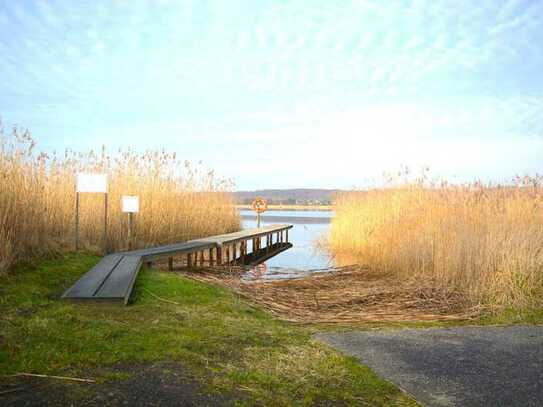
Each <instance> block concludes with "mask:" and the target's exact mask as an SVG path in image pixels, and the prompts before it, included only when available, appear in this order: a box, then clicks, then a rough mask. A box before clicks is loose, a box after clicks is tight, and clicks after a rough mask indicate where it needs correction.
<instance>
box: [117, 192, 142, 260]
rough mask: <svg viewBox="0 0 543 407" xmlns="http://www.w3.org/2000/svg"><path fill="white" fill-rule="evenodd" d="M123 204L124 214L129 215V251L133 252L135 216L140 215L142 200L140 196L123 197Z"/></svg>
mask: <svg viewBox="0 0 543 407" xmlns="http://www.w3.org/2000/svg"><path fill="white" fill-rule="evenodd" d="M121 203H122V212H125V213H128V250H132V239H133V236H134V230H133V228H134V214H135V213H138V212H139V210H140V199H139V197H138V196H129V195H123V196H122V199H121Z"/></svg>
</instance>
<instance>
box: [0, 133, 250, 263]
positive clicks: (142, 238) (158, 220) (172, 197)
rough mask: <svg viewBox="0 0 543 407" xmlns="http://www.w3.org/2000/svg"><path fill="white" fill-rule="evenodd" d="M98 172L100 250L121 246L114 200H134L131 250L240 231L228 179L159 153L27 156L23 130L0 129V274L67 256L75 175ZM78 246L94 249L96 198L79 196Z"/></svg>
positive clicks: (123, 225) (29, 148)
mask: <svg viewBox="0 0 543 407" xmlns="http://www.w3.org/2000/svg"><path fill="white" fill-rule="evenodd" d="M79 171H89V172H106V173H107V174H108V185H109V222H108V232H109V233H108V246H109V248H110V250H118V249H125V248H126V247H127V229H128V228H127V222H128V219H127V214H123V213H121V208H120V199H121V195H125V194H126V195H139V197H140V213H139V214H137V215H136V217H135V223H136V225H135V226H136V228H135V236H134V241H135V246H136V247H138V246H139V247H141V246H147V245H155V244H163V243H168V242H174V241H176V242H177V241H184V240H188V239H192V238H197V237H201V236H205V235H213V234H219V233H227V232H231V231H235V230H238V229H239V227H240V221H239V215H238V213H237V210H236V209H235V207H234V205H233V201H232V199H231V196H230V194H229V192H228V191H229V190H230V189H231V188H232V184H231V182H230V181H227V180H222V179H217V177H216V176H215V175H214V174H213V172H202V170H199V169H195V168H194V167H191V166H190V165H189V164H188V163H186V162H183V161H181V160H179V159H177V158H176V155H175V154H169V153H166V152H164V151H160V152H146V153H144V154H137V153H135V152H133V151H131V150H129V149H127V150H124V151H119V152H118V153H117V154H116V155H115V157H112V156H110V155H108V154H107V152H106V151H105V149H103V150H102V151H100V152H98V153H96V152H93V151H90V152H87V153H77V152H73V151H66V152H65V154H64V155H62V156H58V155H47V154H45V153H37V152H36V151H35V142H34V141H33V140H32V138H31V137H30V135H29V134H28V133H27V132H20V131H17V130H16V129H14V130H13V132H11V133H10V134H6V132H5V131H4V130H3V129H2V128H1V124H0V188H1V191H0V192H1V193H0V273H1V272H5V271H6V270H8V269H9V268H10V267H12V266H13V265H14V264H15V263H17V262H18V261H21V260H24V259H28V258H30V257H33V256H37V255H42V254H50V253H55V252H62V251H67V250H71V249H72V248H73V245H74V234H75V232H74V230H75V229H74V213H75V187H74V184H75V174H76V173H77V172H79ZM80 202H81V212H80V214H81V218H80V219H81V220H80V231H81V244H82V247H83V248H84V249H87V250H91V251H93V250H96V249H99V248H100V247H101V245H102V240H101V238H102V230H103V195H102V194H81V200H80Z"/></svg>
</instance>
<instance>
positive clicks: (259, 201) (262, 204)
mask: <svg viewBox="0 0 543 407" xmlns="http://www.w3.org/2000/svg"><path fill="white" fill-rule="evenodd" d="M251 207H252V208H253V210H254V211H255V212H256V227H257V228H259V227H260V214H261V213H264V212H266V210H267V209H268V203H267V202H266V200H265V199H264V198H261V197H257V198H256V199H255V200H254V201H253V203H252V204H251Z"/></svg>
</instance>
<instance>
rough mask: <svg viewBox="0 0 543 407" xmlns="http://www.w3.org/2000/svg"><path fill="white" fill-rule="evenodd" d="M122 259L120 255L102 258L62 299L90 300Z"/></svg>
mask: <svg viewBox="0 0 543 407" xmlns="http://www.w3.org/2000/svg"><path fill="white" fill-rule="evenodd" d="M123 257H124V256H123V255H122V254H110V255H108V256H105V257H104V258H102V260H100V261H99V262H98V264H97V265H96V266H94V267H93V268H92V269H90V270H89V271H88V272H87V273H85V274H84V275H83V276H82V277H81V278H80V279H79V280H77V282H76V283H75V284H74V285H73V286H72V287H71V288H69V289H68V290H67V291H66V292H65V293H64V294H63V295H62V298H92V297H93V296H94V294H95V293H96V291H98V289H99V288H100V287H101V285H102V283H103V282H104V281H105V280H106V279H107V278H108V276H109V274H110V273H111V272H112V271H113V269H114V268H115V267H116V266H117V264H118V263H119V262H120V261H121V260H122V258H123Z"/></svg>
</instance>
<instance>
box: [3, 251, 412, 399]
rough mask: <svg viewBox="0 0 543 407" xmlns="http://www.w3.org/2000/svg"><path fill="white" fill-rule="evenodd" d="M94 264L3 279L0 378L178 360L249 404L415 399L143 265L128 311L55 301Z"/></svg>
mask: <svg viewBox="0 0 543 407" xmlns="http://www.w3.org/2000/svg"><path fill="white" fill-rule="evenodd" d="M97 261H98V258H97V257H93V256H83V255H71V256H66V257H63V258H61V259H56V260H45V261H41V262H39V263H38V264H36V265H27V266H22V267H20V268H18V269H17V270H15V271H14V273H13V274H12V275H10V276H7V277H3V279H2V286H1V287H0V332H1V336H0V374H2V375H6V374H12V373H15V372H32V373H42V374H67V373H69V374H74V375H76V374H80V375H83V376H85V373H86V372H90V371H94V372H99V371H100V368H103V367H107V366H115V365H116V364H120V363H124V362H129V363H147V362H154V361H171V360H174V361H180V362H181V363H182V364H183V365H184V366H186V367H189V368H190V369H191V371H192V372H193V373H194V374H195V375H196V376H197V377H199V378H200V379H201V381H202V382H204V383H205V384H206V386H208V388H209V389H210V391H211V390H216V391H225V392H230V393H235V394H236V393H237V394H241V395H242V396H243V400H244V401H243V403H244V404H247V405H274V406H275V405H277V406H280V405H285V406H290V405H321V404H322V405H324V404H327V405H329V404H334V405H336V404H337V405H368V406H379V405H386V406H393V405H403V406H411V405H416V404H415V403H414V402H413V401H412V400H410V399H409V398H408V397H406V396H405V395H404V394H403V393H401V392H400V390H398V389H397V388H396V387H394V386H393V385H391V384H390V383H388V382H386V381H384V380H382V379H380V378H379V377H377V376H376V375H374V374H373V373H372V372H371V371H370V370H369V369H368V368H367V367H365V366H363V365H360V364H359V363H357V362H356V361H355V360H354V359H352V358H348V357H345V356H343V355H341V354H339V353H337V352H335V351H333V350H331V349H329V348H328V347H326V346H325V345H322V344H320V343H318V342H316V341H314V340H312V339H311V330H310V329H306V328H301V327H297V326H293V325H290V324H287V323H284V322H281V321H277V320H275V319H273V318H272V317H270V316H269V315H268V314H266V313H264V312H262V311H260V310H258V309H255V308H253V307H251V306H249V305H248V304H247V303H246V302H244V301H243V300H242V299H240V298H239V297H238V296H236V295H235V294H233V293H232V292H230V291H228V290H225V289H221V288H218V287H215V286H210V285H205V284H200V283H197V282H194V281H191V280H188V279H185V278H182V277H179V276H178V275H175V274H169V273H161V272H156V271H152V270H143V271H142V272H141V273H140V276H139V277H138V280H137V284H136V289H135V293H134V300H133V304H132V305H130V306H129V307H122V306H118V305H106V304H98V305H92V304H74V303H70V302H63V301H60V300H59V297H60V295H61V294H62V292H63V290H65V289H66V288H67V287H69V286H70V285H71V284H73V282H74V281H75V280H76V279H77V278H78V277H79V276H80V275H82V274H83V273H84V272H86V271H87V270H88V269H89V268H91V267H92V266H93V265H94V264H95V263H96V262H97ZM156 296H158V297H160V298H163V299H167V300H169V301H174V302H176V303H178V304H179V305H176V304H171V303H167V302H164V301H161V300H160V299H158V298H157V297H156ZM126 377H127V376H126V374H123V373H103V377H98V378H97V379H99V380H102V381H108V380H122V379H123V378H126ZM95 378H96V377H95Z"/></svg>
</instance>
